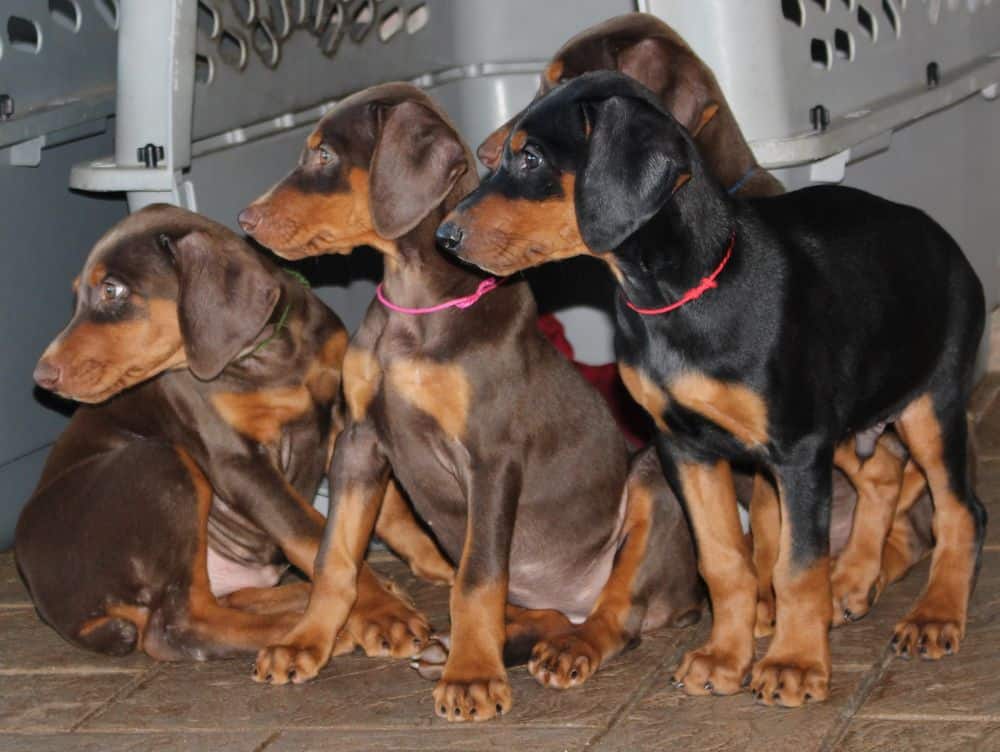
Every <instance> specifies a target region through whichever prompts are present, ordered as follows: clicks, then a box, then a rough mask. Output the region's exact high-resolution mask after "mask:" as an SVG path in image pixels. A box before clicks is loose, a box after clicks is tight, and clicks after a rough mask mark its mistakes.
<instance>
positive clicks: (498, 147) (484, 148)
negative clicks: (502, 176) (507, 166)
mask: <svg viewBox="0 0 1000 752" xmlns="http://www.w3.org/2000/svg"><path fill="white" fill-rule="evenodd" d="M516 119H517V118H516V116H515V117H512V118H511V119H510V120H508V121H507V122H506V123H504V124H503V125H501V126H500V127H499V128H497V129H496V130H495V131H493V132H492V133H491V134H490V135H489V136H487V137H486V140H485V141H483V142H482V143H481V144H479V148H478V149H476V156H477V157H479V161H480V162H482V163H483V166H484V167H486V169H487V170H495V169H496V168H497V167H499V166H500V158H501V157H502V156H503V145H504V143H506V141H507V136H509V135H510V132H511V129H513V127H514V121H515V120H516Z"/></svg>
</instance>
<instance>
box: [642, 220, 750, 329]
mask: <svg viewBox="0 0 1000 752" xmlns="http://www.w3.org/2000/svg"><path fill="white" fill-rule="evenodd" d="M735 245H736V231H735V230H734V231H733V234H732V235H730V236H729V247H728V248H727V249H726V255H725V256H723V257H722V261H720V262H719V265H718V266H717V267H715V271H714V272H712V273H711V274H709V275H708V276H707V277H703V278H702V280H701V282H699V283H698V285H697V286H696V287H692V288H691V289H690V290H688V291H687V292H686V293H684V294H683V295H681V297H680V300H678V301H677V302H676V303H671V304H670V305H666V306H663V308H640V307H639V306H637V305H635V304H634V303H633V302H632V301H631V300H629V299H628V298H625V305H627V306H628V307H629V308H631V309H632V310H633V311H635V312H636V313H641V314H642V315H643V316H655V315H657V314H660V313H670V311H675V310H677V309H678V308H680V307H681V306H682V305H686V304H687V303H690V302H691V301H692V300H697V299H698V298H700V297H701V296H702V295H704V294H705V293H706V292H708V291H709V290H711V289H712V288H713V287H718V286H719V283H718V282H716V281H715V279H716V277H718V276H719V274H721V273H722V270H723V269H725V268H726V264H728V263H729V259H730V258H731V257H732V255H733V246H735Z"/></svg>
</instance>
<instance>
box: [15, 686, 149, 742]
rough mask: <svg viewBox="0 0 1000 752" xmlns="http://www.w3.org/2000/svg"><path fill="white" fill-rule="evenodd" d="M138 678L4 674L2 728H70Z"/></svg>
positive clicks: (47, 729) (21, 729) (30, 729)
mask: <svg viewBox="0 0 1000 752" xmlns="http://www.w3.org/2000/svg"><path fill="white" fill-rule="evenodd" d="M136 679H137V676H136V675H133V674H91V675H79V674H73V675H50V674H19V675H13V676H11V675H8V676H3V677H0V731H5V732H6V731H66V730H68V729H70V728H72V727H73V725H74V724H76V723H78V722H79V721H81V720H82V719H83V718H84V717H86V716H87V715H88V714H89V713H92V712H94V711H95V710H97V709H98V708H100V707H101V706H102V705H103V704H104V703H106V702H108V700H110V699H111V698H112V697H113V696H114V695H115V693H116V692H119V691H121V690H123V689H124V688H125V687H127V686H128V685H129V684H130V683H131V682H134V681H136ZM0 749H6V747H3V746H2V745H0Z"/></svg>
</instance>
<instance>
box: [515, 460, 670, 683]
mask: <svg viewBox="0 0 1000 752" xmlns="http://www.w3.org/2000/svg"><path fill="white" fill-rule="evenodd" d="M652 507H653V497H652V495H651V493H650V491H649V489H648V488H646V487H645V486H644V485H643V484H642V483H640V482H637V481H635V480H631V481H630V483H629V489H628V510H627V512H626V516H625V526H624V529H623V535H624V544H623V545H622V547H621V549H620V550H619V551H618V553H617V555H616V556H615V563H614V567H613V568H612V570H611V576H610V577H609V578H608V581H607V583H606V584H605V586H604V589H603V590H602V591H601V594H600V596H598V599H597V602H596V603H595V604H594V608H593V610H592V611H591V613H590V615H589V616H588V617H587V620H586V621H585V622H584V623H583V624H581V625H579V626H576V627H572V628H571V629H570V630H568V631H567V632H565V633H563V634H560V635H556V636H554V637H551V638H549V639H547V640H543V641H541V642H539V643H538V644H537V645H536V646H535V649H534V650H533V651H532V656H531V661H530V662H529V663H528V670H529V671H530V672H531V674H532V676H534V677H535V679H536V680H538V682H539V684H541V685H542V686H544V687H554V688H556V689H569V688H570V687H577V686H580V685H581V684H583V683H584V682H585V681H587V679H588V678H589V677H590V676H591V675H592V674H593V673H594V672H595V671H597V669H598V668H599V667H600V666H601V665H602V664H604V663H605V662H606V661H607V660H609V659H610V658H612V657H614V656H616V655H618V653H620V652H621V651H622V649H623V648H624V647H625V646H626V644H627V643H628V639H629V634H628V629H629V622H630V618H629V617H630V616H632V612H633V610H634V608H635V603H634V601H633V586H634V584H635V578H636V575H637V573H638V571H639V568H640V566H641V565H642V562H643V560H644V559H645V556H646V545H647V542H648V540H649V531H650V526H651V524H652V515H653V510H652ZM632 627H633V629H635V630H636V631H638V629H637V628H636V627H635V625H634V624H633V625H632Z"/></svg>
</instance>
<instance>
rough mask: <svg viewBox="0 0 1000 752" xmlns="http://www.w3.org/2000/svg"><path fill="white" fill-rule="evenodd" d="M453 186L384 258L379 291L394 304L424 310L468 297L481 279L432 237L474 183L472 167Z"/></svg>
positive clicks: (472, 187)
mask: <svg viewBox="0 0 1000 752" xmlns="http://www.w3.org/2000/svg"><path fill="white" fill-rule="evenodd" d="M469 170H470V171H471V178H472V180H471V181H470V180H469V179H468V178H469V177H470V174H469V173H467V174H466V175H465V176H463V179H460V180H459V181H458V183H456V185H455V187H454V188H452V190H451V192H450V193H449V194H448V195H447V196H446V197H445V198H444V200H443V201H442V202H441V203H440V204H439V205H438V206H436V207H435V208H434V209H432V210H431V211H430V212H429V213H428V215H427V216H426V217H424V219H423V220H421V222H420V223H419V224H418V225H417V226H416V227H414V228H413V229H412V230H410V231H409V232H408V233H406V234H405V235H403V236H402V237H400V238H399V239H398V240H397V241H396V243H395V248H396V253H395V254H394V255H393V256H392V257H389V256H387V257H386V263H385V274H384V276H383V279H382V289H383V292H384V293H385V295H386V297H387V298H388V299H389V300H391V301H392V302H393V303H394V304H396V305H399V306H402V307H405V308H425V307H428V306H433V305H437V304H438V303H442V302H444V301H446V300H450V299H452V298H457V297H461V296H464V295H469V294H471V293H472V292H474V291H475V289H476V287H477V286H478V285H479V283H480V282H482V280H483V279H484V276H483V274H482V273H480V272H478V271H476V270H473V269H471V268H470V267H467V266H463V265H461V264H459V263H457V262H455V261H453V260H451V259H450V258H448V257H446V256H445V254H443V253H441V251H439V250H438V248H437V241H436V240H435V237H434V234H435V232H436V231H437V228H438V226H439V225H440V224H441V222H442V221H444V218H445V216H447V214H448V212H450V211H451V210H452V209H453V208H454V207H455V206H456V205H457V204H458V202H459V201H460V200H461V199H462V198H463V197H464V196H465V195H466V194H467V193H469V192H470V191H471V190H472V189H474V188H475V186H476V184H477V183H478V179H476V177H475V175H476V173H475V168H474V166H473V165H471V164H470V165H469Z"/></svg>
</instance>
